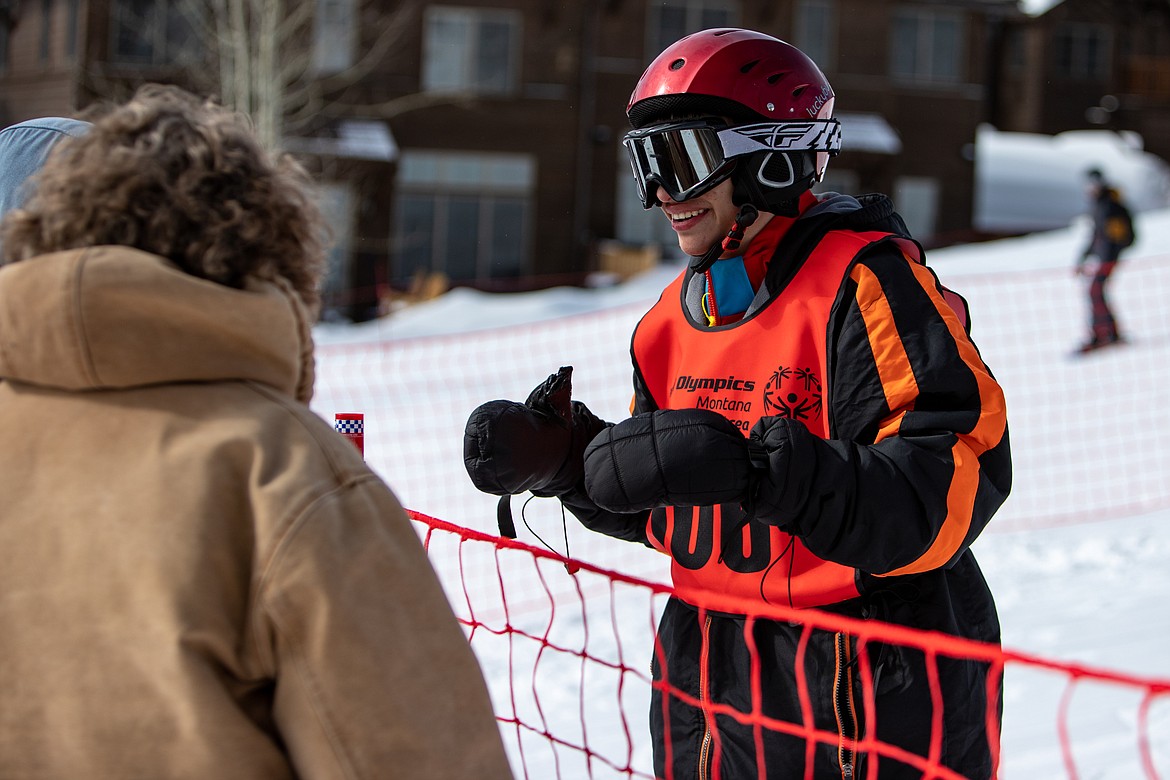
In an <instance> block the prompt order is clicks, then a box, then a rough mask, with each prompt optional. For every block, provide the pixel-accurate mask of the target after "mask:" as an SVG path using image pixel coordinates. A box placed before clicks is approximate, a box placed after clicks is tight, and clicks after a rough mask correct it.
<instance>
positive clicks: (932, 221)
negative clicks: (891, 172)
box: [893, 176, 939, 241]
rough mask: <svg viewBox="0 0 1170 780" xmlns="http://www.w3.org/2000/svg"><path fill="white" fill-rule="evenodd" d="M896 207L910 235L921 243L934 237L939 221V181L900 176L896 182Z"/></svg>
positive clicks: (894, 196)
mask: <svg viewBox="0 0 1170 780" xmlns="http://www.w3.org/2000/svg"><path fill="white" fill-rule="evenodd" d="M893 198H894V207H895V208H896V209H897V210H898V213H899V214H901V215H902V219H903V220H905V222H906V227H907V228H908V229H909V230H910V235H912V236H914V237H915V238H917V239H918V240H919V241H923V240H926V239H928V238H930V237H931V236H932V235H934V230H935V225H936V224H937V222H936V220H937V219H938V198H939V181H938V179H933V178H928V177H925V176H900V177H898V179H897V180H896V181H895V182H894V193H893Z"/></svg>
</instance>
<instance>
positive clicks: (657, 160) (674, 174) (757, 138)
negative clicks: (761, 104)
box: [622, 119, 841, 209]
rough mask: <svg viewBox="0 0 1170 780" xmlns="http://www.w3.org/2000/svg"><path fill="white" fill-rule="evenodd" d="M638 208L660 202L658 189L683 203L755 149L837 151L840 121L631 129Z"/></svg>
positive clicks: (702, 122) (701, 122)
mask: <svg viewBox="0 0 1170 780" xmlns="http://www.w3.org/2000/svg"><path fill="white" fill-rule="evenodd" d="M622 145H623V146H625V148H626V153H627V154H628V155H629V158H630V167H631V168H632V169H633V171H634V181H635V183H636V184H637V185H638V198H639V199H640V200H641V202H642V208H646V209H649V208H653V207H654V206H656V205H658V203H659V201H658V195H657V192H658V187H662V188H663V189H664V190H666V193H667V194H668V195H670V197H671V200H673V201H675V202H676V203H681V202H682V201H685V200H690V199H691V198H695V197H698V196H699V195H702V194H703V193H704V192H707V191H708V190H710V189H711V188H712V187H714V186H715V185H717V184H719V183H720V182H722V181H723V180H724V179H726V178H727V177H728V176H730V175H731V172H732V170H733V169H734V168H735V161H736V158H737V157H743V156H746V155H750V154H755V153H756V152H780V153H783V152H799V151H811V152H828V153H829V154H836V153H837V152H839V151H840V150H841V123H840V122H838V121H837V120H836V119H817V120H813V121H809V122H764V123H760V124H751V125H739V126H737V127H727V125H726V124H724V123H723V122H720V121H718V120H713V119H692V120H685V121H680V122H667V123H665V124H659V125H652V126H650V127H645V128H642V129H640V130H631V131H630V132H628V133H626V135H625V137H624V138H623V139H622Z"/></svg>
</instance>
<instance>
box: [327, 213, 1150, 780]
mask: <svg viewBox="0 0 1170 780" xmlns="http://www.w3.org/2000/svg"><path fill="white" fill-rule="evenodd" d="M1137 227H1138V232H1139V242H1138V244H1137V245H1135V247H1133V249H1132V250H1130V252H1128V253H1127V261H1126V264H1125V265H1124V266H1123V267H1122V268H1121V270H1119V271H1118V273H1117V275H1116V276H1115V279H1114V282H1113V298H1114V300H1115V302H1116V306H1117V309H1118V311H1119V313H1120V318H1121V320H1122V322H1123V324H1124V327H1125V329H1126V331H1127V332H1128V336H1129V338H1130V343H1129V344H1127V345H1125V346H1123V347H1119V348H1116V349H1113V350H1103V351H1101V352H1099V353H1096V354H1093V355H1090V356H1087V357H1084V358H1079V359H1073V358H1071V357H1070V355H1069V353H1070V350H1071V349H1072V348H1073V347H1074V346H1075V344H1076V343H1077V342H1078V341H1079V340H1080V339H1081V338H1082V336H1083V331H1084V321H1085V307H1086V304H1085V300H1084V287H1083V285H1084V282H1083V280H1080V279H1077V278H1075V277H1074V276H1073V275H1072V274H1071V272H1070V269H1071V265H1072V261H1073V258H1074V257H1075V256H1076V255H1077V253H1078V251H1079V249H1080V247H1081V246H1082V244H1083V241H1084V238H1085V230H1086V226H1085V225H1084V224H1083V223H1077V224H1074V225H1073V226H1070V227H1069V228H1067V229H1064V230H1058V231H1054V232H1051V233H1043V234H1037V235H1033V236H1030V237H1026V238H1021V239H1012V240H1005V241H999V242H994V243H986V244H979V245H971V246H966V247H955V248H950V249H946V250H938V251H936V252H933V253H931V257H930V264H931V265H932V266H933V267H934V268H935V269H936V271H937V272H938V273H939V274H940V276H941V277H942V279H943V281H944V282H946V283H947V284H948V285H950V286H951V287H953V288H955V289H957V290H959V291H960V292H962V293H963V294H965V295H966V296H967V297H968V299H969V300H970V302H971V304H972V315H973V321H974V328H973V335H974V337H975V340H976V342H977V344H978V345H979V347H980V349H981V351H982V353H983V356H984V358H985V359H986V360H987V362H988V364H989V365H990V366H991V367H992V370H993V371H994V372H995V373H996V376H997V377H998V378H999V380H1000V381H1001V383H1002V384H1003V386H1004V388H1005V392H1006V394H1007V399H1008V407H1009V420H1010V427H1011V432H1012V445H1013V446H1012V450H1013V460H1014V462H1015V486H1014V488H1013V494H1012V496H1011V498H1009V500H1008V502H1007V504H1005V506H1004V507H1003V509H1002V510H1001V512H1000V514H999V515H998V516H997V518H996V520H994V521H993V522H992V524H991V526H990V527H989V529H988V531H987V532H986V533H985V534H984V535H983V537H982V538H981V539H980V540H979V541H978V542H977V543H976V545H975V550H976V554H977V556H978V558H979V561H980V564H981V566H982V567H983V569H984V571H985V573H986V575H987V577H988V580H989V581H990V583H991V587H992V590H993V592H994V593H995V595H996V598H997V602H998V606H999V610H1000V616H1001V621H1002V624H1003V636H1004V645H1005V647H1006V648H1009V649H1011V650H1014V651H1018V652H1021V653H1026V654H1031V655H1035V656H1040V657H1043V658H1046V659H1050V660H1053V661H1057V662H1068V663H1078V664H1085V665H1088V666H1090V667H1092V668H1095V669H1097V668H1099V669H1104V670H1112V671H1116V672H1120V673H1123V674H1126V675H1136V676H1142V677H1148V678H1157V679H1160V680H1162V681H1163V682H1165V681H1167V680H1170V660H1168V659H1170V653H1168V652H1167V650H1166V647H1167V644H1168V642H1170V607H1168V606H1167V601H1168V600H1170V565H1168V564H1167V561H1170V487H1168V486H1167V475H1168V474H1170V439H1168V437H1167V434H1166V432H1167V431H1168V430H1170V403H1167V395H1166V387H1167V386H1168V385H1170V315H1168V314H1167V305H1166V300H1167V298H1168V297H1170V255H1168V254H1167V252H1168V250H1167V247H1170V211H1157V212H1148V213H1145V214H1143V215H1141V217H1140V218H1139V221H1138V226H1137ZM677 270H678V268H677V267H669V266H667V267H662V268H659V269H656V270H654V271H651V272H648V273H646V274H644V275H642V276H640V277H637V278H635V279H633V280H631V281H630V282H628V283H626V284H623V285H620V286H616V287H611V288H606V289H596V290H581V289H554V290H548V291H542V292H537V293H526V294H516V295H490V294H483V293H477V292H474V291H470V290H462V289H457V290H453V291H451V292H450V293H448V294H446V295H444V296H442V297H441V298H439V299H436V300H434V301H431V302H428V303H424V304H420V305H417V306H414V307H411V308H410V309H407V310H403V311H399V312H397V313H395V314H394V315H393V316H391V317H389V318H386V319H383V320H379V321H377V322H373V323H367V324H363V325H358V326H344V325H322V326H320V327H319V328H318V329H317V331H316V338H317V341H318V345H319V346H318V374H319V379H318V392H317V396H316V398H315V399H314V402H313V406H314V408H315V409H316V410H318V412H319V413H320V414H321V415H322V416H324V417H326V418H327V419H332V415H333V413H334V412H339V411H363V412H365V413H366V420H367V434H366V455H367V460H368V461H369V463H370V464H371V466H372V467H373V468H374V469H375V470H376V471H378V472H379V473H380V474H382V475H383V476H384V477H385V478H386V480H387V481H388V482H389V483H390V484H391V486H393V487H394V489H395V490H396V492H397V493H398V494H399V496H400V497H401V498H402V500H403V503H404V504H405V505H406V506H407V507H409V508H411V509H415V510H418V511H420V512H423V513H425V514H428V515H431V516H434V517H437V518H440V519H443V520H447V521H449V522H452V523H455V524H458V525H461V526H465V527H469V528H474V529H478V530H480V531H484V532H488V533H492V532H494V524H495V504H496V500H495V498H494V497H491V496H483V495H481V494H478V493H477V492H476V491H475V490H474V489H473V488H472V487H471V485H470V482H469V480H468V479H467V477H466V473H465V472H464V469H463V464H462V447H461V445H462V428H463V424H464V422H465V421H466V419H467V415H468V414H469V413H470V412H471V410H472V409H473V408H474V407H475V406H477V405H478V404H479V403H482V402H484V401H487V400H491V399H494V398H512V399H517V400H523V398H524V397H525V396H526V395H527V393H528V391H529V390H530V389H531V388H532V387H533V386H534V385H536V384H537V383H538V382H540V381H541V380H543V379H544V377H545V376H547V375H548V374H549V373H551V372H552V371H555V370H556V368H557V367H558V366H560V365H573V366H574V367H575V373H574V395H575V397H577V398H579V399H581V400H583V401H585V402H586V403H587V404H588V405H589V406H590V408H592V409H593V410H594V411H595V412H596V413H598V414H599V415H600V416H602V417H605V418H607V419H611V420H614V419H620V418H622V417H623V416H625V415H626V414H627V413H628V411H627V408H628V402H629V393H630V384H629V377H630V367H629V336H630V333H631V331H632V328H633V326H634V324H635V322H636V321H637V319H638V317H639V316H640V315H641V313H642V312H643V311H644V310H645V309H646V308H647V307H648V306H649V305H650V304H651V303H652V302H653V301H654V300H655V298H656V297H657V295H658V292H659V291H660V290H661V288H662V286H663V285H664V284H665V283H666V281H667V280H668V279H669V278H670V277H672V276H673V275H674V274H675V273H677ZM513 510H514V512H515V514H516V517H517V523H518V525H520V502H519V501H514V503H513ZM526 516H527V518H528V521H529V523H530V525H531V527H532V529H534V530H535V531H536V532H538V533H540V534H541V536H542V537H543V538H544V539H545V540H546V541H548V542H549V543H550V544H551V545H552V546H553V547H555V548H556V549H557V550H558V551H563V550H564V546H565V539H564V538H563V536H562V535H563V534H567V537H568V544H569V550H570V554H571V556H572V557H575V558H579V559H581V560H586V561H590V562H592V563H594V564H596V565H598V566H601V567H604V568H606V569H611V570H616V571H621V572H624V573H627V574H630V575H633V576H637V577H642V578H645V579H647V580H650V581H654V582H664V581H665V578H666V576H667V574H666V568H665V562H664V560H663V558H662V557H661V556H657V555H656V554H655V553H652V552H650V551H648V550H644V549H639V548H635V547H634V546H632V545H627V544H622V543H616V542H613V541H612V540H608V539H605V538H603V537H598V536H597V535H595V534H589V533H587V532H585V531H584V530H583V529H581V528H580V527H579V526H576V525H575V523H573V522H572V521H571V518H570V524H569V526H568V528H567V530H566V531H562V528H561V520H560V514H559V512H557V511H556V510H555V502H551V501H546V500H544V501H542V500H537V501H534V502H533V503H532V504H531V505H529V507H528V510H527V513H526ZM520 538H521V540H523V541H527V542H529V543H532V544H538V542H537V541H536V540H535V538H534V536H533V535H532V533H530V532H529V531H528V530H526V529H525V528H524V527H523V526H522V525H520ZM431 556H432V560H433V561H434V562H435V566H436V568H437V569H438V570H439V572H440V574H441V576H442V577H443V578H444V582H445V584H447V586H448V588H449V593H450V594H451V597H452V600H453V602H455V603H456V605H457V609H459V610H461V614H466V608H467V605H468V604H469V603H470V604H471V605H472V607H473V609H474V611H475V612H476V615H477V617H482V618H483V619H484V622H485V625H487V624H490V625H492V626H503V625H504V620H503V617H500V616H499V615H497V616H496V617H499V620H498V621H496V619H495V618H494V617H492V616H493V614H495V613H493V610H499V609H501V608H502V604H501V603H500V599H499V598H498V591H499V589H500V585H501V583H502V582H503V583H505V585H504V586H505V588H506V589H507V591H508V595H507V606H508V608H509V612H508V618H509V620H508V624H509V625H511V626H518V627H522V628H523V627H527V628H528V630H530V631H532V632H534V633H535V634H536V635H537V637H538V638H539V637H540V636H542V634H544V633H545V632H549V633H548V636H552V637H554V638H555V640H556V641H557V643H558V644H563V645H565V646H568V647H572V646H574V645H573V643H574V642H580V643H581V646H582V647H586V648H587V649H588V655H590V656H592V657H595V658H603V659H604V658H610V657H612V658H613V659H614V660H615V663H617V659H621V660H620V663H619V664H618V665H625V666H629V667H631V668H635V669H645V667H646V666H647V665H648V659H649V653H650V650H649V642H650V636H651V631H652V626H653V622H654V615H655V614H656V610H657V608H659V607H660V604H658V603H656V601H655V598H654V597H653V596H652V595H651V594H649V593H648V592H646V591H645V590H644V589H642V590H639V589H637V588H631V587H627V586H619V587H617V588H616V589H614V588H613V587H612V586H611V585H610V584H609V583H608V582H605V581H604V578H601V577H598V576H596V575H589V576H586V575H579V577H578V578H576V579H575V578H573V577H571V576H570V575H568V574H567V573H565V572H564V570H563V568H560V567H556V566H552V567H547V566H537V565H536V564H534V563H533V562H532V560H531V557H530V556H528V557H525V556H522V555H520V554H518V553H509V552H505V553H502V554H499V555H491V554H480V555H477V554H476V553H475V552H474V549H472V548H469V547H467V546H461V545H458V544H456V543H455V541H454V540H447V539H444V538H441V535H436V537H435V538H434V541H433V544H432V548H431ZM493 594H494V595H493ZM551 600H555V601H556V604H555V605H552V606H551V609H552V611H556V609H557V606H558V605H560V609H559V611H556V617H555V618H551V617H550V616H549V614H548V613H549V612H550V603H549V602H550V601H551ZM529 619H531V620H529ZM526 621H529V622H526ZM550 626H553V628H555V632H550ZM477 631H478V633H477V634H475V635H474V636H473V638H472V639H473V641H472V646H473V647H474V648H475V649H476V652H477V654H478V656H479V658H480V660H481V663H482V664H483V666H484V669H485V674H486V675H487V677H488V680H489V685H490V687H491V689H492V694H493V698H494V700H495V702H496V705H497V713H498V714H503V715H505V716H507V715H511V714H513V713H515V714H517V716H518V717H520V718H521V719H524V720H525V721H526V722H528V723H532V724H538V725H539V724H545V725H546V726H547V729H548V731H549V733H552V734H554V735H556V736H558V737H559V738H561V739H565V740H566V741H568V742H572V743H574V744H588V745H589V746H590V748H591V749H593V750H596V751H597V753H598V754H599V755H600V756H602V757H605V756H608V757H609V758H608V759H606V760H601V759H599V758H593V759H589V758H582V757H581V756H580V755H578V754H577V752H575V751H573V750H571V749H560V750H553V749H551V748H549V747H548V745H547V744H545V745H543V746H542V744H541V743H542V742H547V740H543V739H541V738H534V737H532V736H531V735H529V736H525V737H523V738H521V739H516V738H515V734H514V732H513V731H512V730H510V729H509V728H505V733H506V735H507V734H510V735H511V736H510V737H509V739H510V742H509V748H510V750H511V751H512V756H513V760H514V766H515V767H516V770H517V774H518V776H528V777H533V778H545V777H566V778H577V777H586V776H589V777H611V776H612V777H626V776H629V775H628V773H623V772H622V771H621V770H622V764H623V762H624V761H625V760H626V757H627V756H628V757H629V758H630V760H632V762H633V768H634V770H635V771H636V773H637V774H635V775H634V776H639V777H640V776H645V775H646V774H648V772H649V766H648V761H649V753H648V746H647V739H646V736H645V732H646V726H645V723H646V720H645V712H646V706H647V705H646V697H647V695H648V692H647V691H646V690H645V686H644V685H642V684H641V678H635V679H632V680H627V681H626V682H627V683H628V684H627V685H625V686H624V687H619V686H620V682H621V681H620V680H618V679H616V678H615V676H614V675H611V674H610V673H609V671H608V670H607V668H606V667H605V666H604V665H599V664H587V663H585V662H584V661H583V660H582V658H581V657H579V656H578V655H574V654H572V653H568V654H563V655H564V656H565V657H564V658H562V659H561V660H560V661H556V660H550V658H549V657H550V656H553V655H555V653H553V652H552V651H548V652H547V655H546V656H542V655H541V649H542V647H543V646H542V645H541V643H540V642H539V641H531V642H527V643H523V642H518V641H517V640H516V638H515V637H514V636H511V635H507V634H500V635H498V636H497V635H495V634H492V633H491V632H490V631H488V630H484V629H478V630H477ZM542 658H543V659H544V660H542ZM583 682H584V686H583ZM1068 684H1069V683H1068V678H1067V677H1066V676H1064V675H1060V674H1054V673H1052V672H1046V671H1042V670H1037V669H1035V668H1031V667H1028V666H1026V665H1016V664H1013V665H1010V666H1009V667H1008V670H1007V673H1006V678H1005V716H1004V726H1003V731H1004V734H1003V762H1002V770H1001V777H1002V778H1008V779H1009V780H1014V779H1015V778H1020V780H1024V779H1025V778H1031V777H1035V776H1045V777H1051V776H1056V777H1074V776H1076V777H1085V778H1110V779H1112V778H1116V779H1117V780H1121V779H1122V778H1134V777H1144V776H1147V775H1146V774H1143V769H1142V764H1141V759H1140V756H1139V751H1138V738H1137V735H1138V728H1137V721H1138V717H1139V712H1140V704H1141V695H1140V694H1141V691H1140V690H1137V689H1129V688H1127V687H1125V686H1123V685H1115V684H1109V685H1104V684H1099V683H1095V682H1086V683H1081V684H1078V685H1076V686H1074V687H1073V688H1072V689H1071V700H1070V701H1069V703H1068V706H1069V708H1068V713H1069V719H1068V731H1069V735H1070V737H1071V740H1072V744H1073V750H1074V758H1075V769H1069V767H1068V766H1067V763H1066V761H1065V759H1064V758H1063V757H1062V756H1061V753H1060V749H1059V739H1058V733H1057V729H1058V710H1059V708H1060V706H1061V698H1062V696H1064V695H1066V694H1068V693H1069V691H1070V689H1069V687H1068ZM536 691H538V692H537V693H534V692H536ZM619 703H620V706H617V705H618V704H619ZM582 724H584V725H582ZM627 730H628V732H629V734H630V736H629V737H628V738H627V736H626V732H627ZM627 740H628V741H627ZM1149 740H1150V743H1151V745H1152V749H1153V752H1154V757H1155V763H1156V767H1157V769H1158V770H1159V771H1160V773H1161V776H1163V777H1166V776H1170V697H1167V696H1162V697H1160V698H1158V699H1156V700H1155V701H1154V702H1153V704H1152V706H1151V708H1150V711H1149ZM522 747H523V753H521V748H522ZM610 764H616V765H617V768H614V767H613V766H611V765H610Z"/></svg>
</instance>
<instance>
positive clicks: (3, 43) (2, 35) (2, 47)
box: [0, 5, 12, 75]
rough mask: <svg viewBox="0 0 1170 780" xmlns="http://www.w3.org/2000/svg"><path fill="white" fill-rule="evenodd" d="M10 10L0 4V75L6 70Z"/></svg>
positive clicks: (10, 19) (10, 20)
mask: <svg viewBox="0 0 1170 780" xmlns="http://www.w3.org/2000/svg"><path fill="white" fill-rule="evenodd" d="M9 14H10V11H9V10H8V9H7V8H5V7H4V6H3V5H0V75H3V74H5V73H7V72H8V46H9V43H8V36H9V30H10V29H11V28H10V26H11V24H12V18H11V17H10V16H9Z"/></svg>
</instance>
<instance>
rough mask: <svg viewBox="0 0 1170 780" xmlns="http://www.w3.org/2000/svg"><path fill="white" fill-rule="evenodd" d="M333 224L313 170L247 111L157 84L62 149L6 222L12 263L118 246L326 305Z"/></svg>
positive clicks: (197, 272)
mask: <svg viewBox="0 0 1170 780" xmlns="http://www.w3.org/2000/svg"><path fill="white" fill-rule="evenodd" d="M327 235H328V232H327V228H326V225H325V221H324V218H323V216H322V214H321V211H320V209H319V208H318V206H317V204H316V201H315V197H314V194H313V186H312V183H311V181H310V179H309V177H308V174H307V173H306V172H305V170H304V169H303V168H302V167H301V166H300V165H299V164H297V163H296V162H295V161H294V160H293V159H292V158H291V157H289V156H287V155H279V156H272V155H269V154H268V153H267V152H266V151H265V150H264V149H263V148H262V147H261V145H260V143H259V142H258V141H257V139H256V136H255V135H254V133H253V132H252V127H251V123H250V122H249V121H248V119H247V118H246V117H244V116H242V115H240V114H237V113H235V112H232V111H229V110H228V109H226V108H224V107H222V106H219V105H217V104H215V103H213V102H211V101H209V100H202V99H200V98H197V97H195V96H194V95H191V94H190V93H187V92H185V91H183V90H181V89H179V88H177V87H173V86H163V85H158V84H148V85H145V86H143V87H140V88H139V89H138V91H137V92H136V93H135V95H134V97H133V98H131V99H130V100H129V101H128V102H126V103H125V104H123V105H121V106H117V107H115V108H113V109H112V110H110V111H109V112H108V113H105V114H104V115H103V116H101V117H100V118H97V119H95V121H94V125H93V127H92V128H91V129H90V130H89V132H88V133H86V134H85V135H83V136H81V137H79V138H73V139H66V140H64V141H62V142H61V143H59V144H57V146H56V147H55V148H54V149H53V152H52V154H51V155H50V157H49V159H48V161H47V162H46V163H45V167H44V168H42V169H41V171H40V173H39V174H38V176H37V178H36V189H35V191H34V193H33V195H32V196H31V197H30V198H29V200H28V202H27V203H26V204H25V205H24V207H23V208H22V209H19V210H17V211H16V212H14V213H12V214H10V215H9V217H8V219H7V220H6V221H5V229H4V234H3V243H2V246H3V251H4V255H5V257H4V260H5V261H6V262H14V261H17V260H26V259H28V258H31V257H35V256H37V255H42V254H47V253H49V252H55V251H61V250H65V249H78V248H82V247H87V246H98V245H105V244H114V245H121V246H129V247H134V248H136V249H141V250H143V251H146V252H151V253H153V254H156V255H160V256H162V257H165V258H167V259H169V260H171V261H172V262H174V263H175V264H176V265H178V266H179V267H180V268H182V269H183V270H184V271H186V272H187V273H189V274H192V275H193V276H198V277H201V278H204V279H209V280H211V281H215V282H219V283H220V284H224V285H227V286H228V287H235V288H237V289H239V288H243V287H244V284H245V282H246V281H247V280H248V279H250V278H251V279H265V280H275V279H277V278H283V279H286V280H287V281H288V282H289V283H290V284H291V285H292V287H293V288H294V289H295V290H296V291H297V293H298V294H299V295H300V296H301V297H302V299H303V300H304V301H305V303H306V304H308V305H309V306H310V307H312V308H314V309H315V308H316V306H317V305H318V302H319V298H318V295H319V292H318V287H319V285H320V282H321V279H322V276H323V272H324V267H325V262H324V260H325V242H326V239H327Z"/></svg>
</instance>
